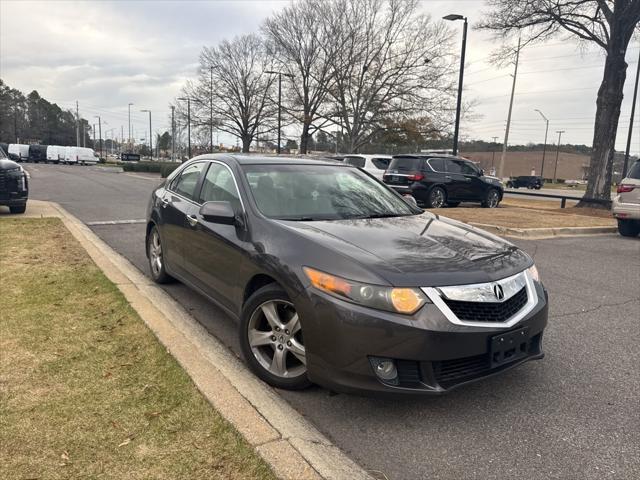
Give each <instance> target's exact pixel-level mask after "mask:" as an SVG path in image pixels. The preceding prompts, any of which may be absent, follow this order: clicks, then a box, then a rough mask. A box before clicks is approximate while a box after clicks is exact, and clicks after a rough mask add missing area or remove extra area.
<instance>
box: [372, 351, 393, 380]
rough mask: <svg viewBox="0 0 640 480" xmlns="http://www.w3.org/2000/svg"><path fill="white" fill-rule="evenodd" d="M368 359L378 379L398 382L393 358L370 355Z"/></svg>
mask: <svg viewBox="0 0 640 480" xmlns="http://www.w3.org/2000/svg"><path fill="white" fill-rule="evenodd" d="M369 360H370V362H371V366H372V367H373V371H374V373H375V374H376V376H377V377H378V378H379V379H380V380H382V381H384V382H386V383H392V384H396V383H398V369H397V368H396V364H395V362H394V361H393V360H391V359H390V358H378V357H371V358H370V359H369Z"/></svg>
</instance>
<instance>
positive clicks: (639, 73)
mask: <svg viewBox="0 0 640 480" xmlns="http://www.w3.org/2000/svg"><path fill="white" fill-rule="evenodd" d="M638 78H640V54H638V69H637V70H636V86H635V87H634V89H633V102H632V103H631V119H630V120H629V135H627V149H626V150H625V151H624V165H623V166H622V178H625V177H626V176H627V168H628V167H629V152H630V151H631V134H632V133H633V117H634V116H635V114H636V101H637V100H638Z"/></svg>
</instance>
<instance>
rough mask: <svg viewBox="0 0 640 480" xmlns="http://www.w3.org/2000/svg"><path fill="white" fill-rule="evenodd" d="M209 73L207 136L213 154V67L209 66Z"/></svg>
mask: <svg viewBox="0 0 640 480" xmlns="http://www.w3.org/2000/svg"><path fill="white" fill-rule="evenodd" d="M209 73H210V75H211V76H210V80H211V83H210V85H211V92H210V94H211V95H210V96H209V113H210V115H211V118H210V119H209V120H210V122H211V124H210V125H209V127H210V128H209V134H210V136H211V153H213V65H211V66H210V67H209Z"/></svg>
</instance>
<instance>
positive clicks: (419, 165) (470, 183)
mask: <svg viewBox="0 0 640 480" xmlns="http://www.w3.org/2000/svg"><path fill="white" fill-rule="evenodd" d="M383 181H384V183H386V184H387V185H389V186H390V187H391V188H393V189H394V190H395V191H397V192H398V193H400V194H402V195H408V194H410V195H413V197H414V198H415V199H416V202H417V203H418V205H420V206H426V207H427V208H441V207H445V206H449V207H457V206H458V205H459V204H460V202H479V203H480V204H482V206H483V207H486V208H495V207H497V206H498V204H499V203H500V201H501V200H502V194H503V192H504V189H503V187H502V183H500V180H499V179H497V178H495V177H487V176H485V175H484V171H483V170H482V169H480V168H478V166H477V165H476V164H475V163H473V162H471V161H469V160H465V159H463V158H457V157H446V156H442V155H428V154H416V155H396V156H394V157H393V159H392V160H391V163H390V164H389V168H388V169H387V171H386V173H385V174H384V177H383Z"/></svg>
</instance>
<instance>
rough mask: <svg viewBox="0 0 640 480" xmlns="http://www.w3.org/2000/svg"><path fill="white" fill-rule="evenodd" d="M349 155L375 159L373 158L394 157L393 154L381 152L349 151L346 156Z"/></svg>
mask: <svg viewBox="0 0 640 480" xmlns="http://www.w3.org/2000/svg"><path fill="white" fill-rule="evenodd" d="M348 157H362V158H365V159H373V158H393V157H392V156H391V155H387V154H386V153H380V154H371V153H347V154H346V155H345V156H344V158H348Z"/></svg>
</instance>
